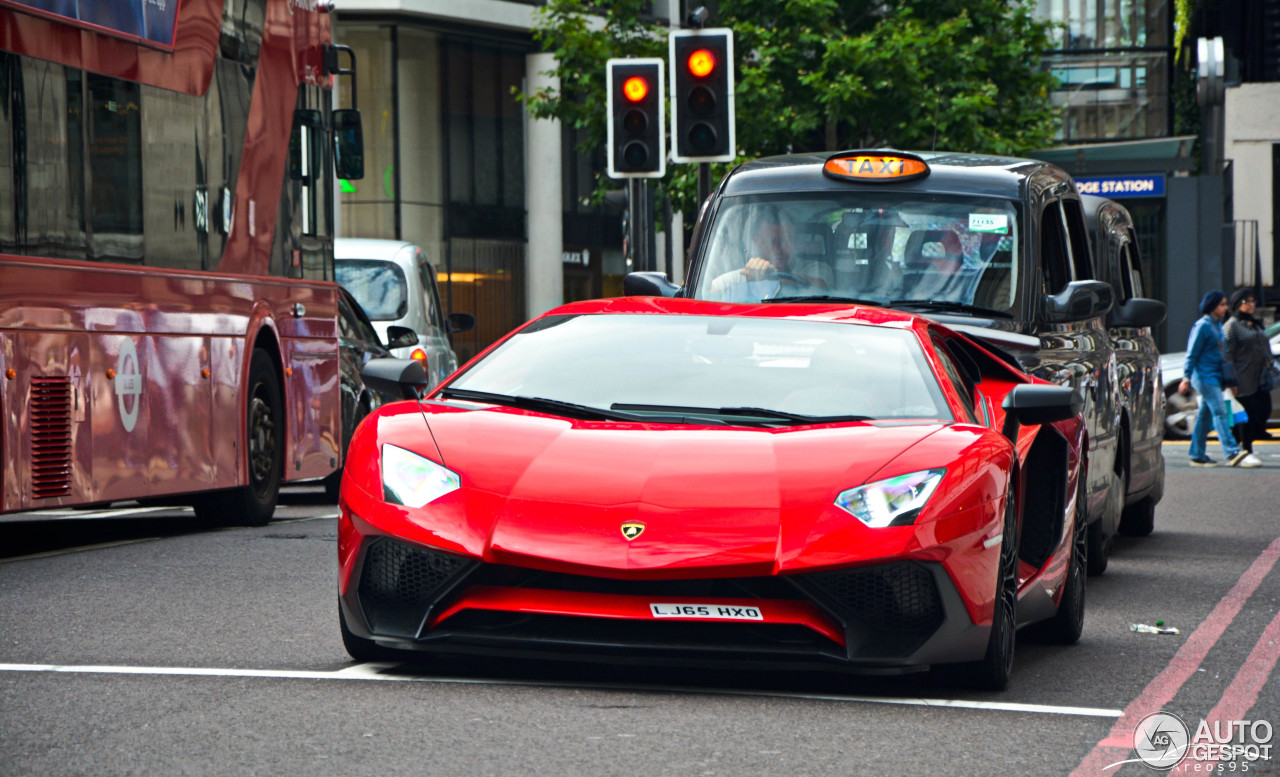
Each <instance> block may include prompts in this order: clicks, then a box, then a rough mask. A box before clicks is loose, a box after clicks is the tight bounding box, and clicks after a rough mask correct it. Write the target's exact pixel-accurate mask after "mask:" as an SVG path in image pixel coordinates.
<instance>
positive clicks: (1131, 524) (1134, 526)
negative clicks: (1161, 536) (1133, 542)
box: [1120, 497, 1156, 537]
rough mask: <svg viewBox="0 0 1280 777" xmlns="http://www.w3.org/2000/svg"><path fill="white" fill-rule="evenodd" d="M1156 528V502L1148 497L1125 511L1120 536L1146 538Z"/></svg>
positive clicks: (1121, 521)
mask: <svg viewBox="0 0 1280 777" xmlns="http://www.w3.org/2000/svg"><path fill="white" fill-rule="evenodd" d="M1155 528H1156V501H1155V500H1154V499H1152V498H1151V497H1146V498H1145V499H1143V500H1142V501H1140V502H1135V503H1133V504H1131V505H1129V506H1128V507H1126V508H1125V509H1124V515H1123V516H1122V517H1121V518H1120V534H1121V535H1122V536H1125V537H1146V536H1147V535H1149V534H1151V532H1152V531H1153V530H1154V529H1155Z"/></svg>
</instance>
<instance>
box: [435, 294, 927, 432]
mask: <svg viewBox="0 0 1280 777" xmlns="http://www.w3.org/2000/svg"><path fill="white" fill-rule="evenodd" d="M459 389H460V390H466V391H476V392H486V393H489V394H501V395H505V396H511V397H536V398H539V399H551V400H556V401H559V402H569V403H573V404H576V405H582V406H586V407H590V408H598V409H600V410H625V411H629V412H638V413H641V414H643V413H646V412H652V413H654V414H661V413H663V411H664V410H672V409H685V410H687V409H690V408H704V409H710V410H711V414H712V415H714V414H716V413H715V411H716V410H717V409H719V410H730V411H736V412H730V413H725V415H734V416H741V415H744V414H746V413H744V412H742V411H744V410H746V409H752V410H762V411H767V412H771V413H774V414H793V415H798V416H812V417H836V416H839V417H848V416H854V417H868V418H913V419H914V418H924V419H944V420H951V418H952V416H951V414H950V411H949V410H948V409H947V406H946V403H945V401H944V400H943V397H942V392H941V388H940V387H939V386H938V383H937V380H936V379H935V378H934V376H933V372H932V371H931V369H930V368H929V366H928V364H927V362H926V361H925V357H924V354H923V352H922V349H921V347H920V343H919V340H918V339H917V338H916V336H915V334H914V333H913V332H911V331H908V330H903V329H893V328H887V327H878V326H869V325H858V324H844V323H831V322H822V321H797V320H790V319H757V318H740V317H722V316H683V315H680V316H675V315H673V316H655V315H630V314H596V315H578V316H564V317H558V316H557V317H551V318H546V319H540V320H538V321H535V322H533V323H532V324H530V325H529V326H528V327H526V328H525V329H523V330H522V331H520V332H518V333H517V334H515V335H514V336H512V337H511V339H509V340H507V341H506V342H505V343H503V344H502V345H501V346H500V347H498V348H497V349H495V350H494V351H493V352H492V353H490V354H489V355H488V356H486V357H485V358H484V359H483V360H481V361H480V362H479V363H478V364H476V365H475V366H474V367H472V368H471V369H469V370H467V371H466V372H465V373H463V374H462V375H460V376H459V377H458V378H457V379H456V380H455V381H454V382H453V383H452V384H451V385H450V386H449V390H459ZM669 414H670V413H668V415H669ZM793 420H794V419H793Z"/></svg>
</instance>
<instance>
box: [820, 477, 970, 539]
mask: <svg viewBox="0 0 1280 777" xmlns="http://www.w3.org/2000/svg"><path fill="white" fill-rule="evenodd" d="M946 472H947V471H946V470H945V469H925V470H921V471H919V472H912V473H911V474H910V475H899V476H897V477H894V478H888V479H887V480H878V481H876V482H875V483H868V484H867V485H865V486H858V487H857V488H851V489H849V490H848V491H841V492H840V495H839V496H837V497H836V507H839V508H840V509H841V510H844V511H846V512H848V513H849V514H850V515H852V516H853V517H855V518H857V519H858V520H860V521H862V522H863V523H865V524H866V525H868V526H870V527H872V528H873V529H879V528H882V527H885V526H906V525H908V524H911V523H914V522H915V520H916V517H917V516H919V515H920V511H921V510H923V509H924V505H925V503H926V502H928V501H929V497H930V496H931V495H932V494H933V492H934V491H935V490H936V489H937V488H938V484H939V483H941V482H942V476H943V475H945V474H946Z"/></svg>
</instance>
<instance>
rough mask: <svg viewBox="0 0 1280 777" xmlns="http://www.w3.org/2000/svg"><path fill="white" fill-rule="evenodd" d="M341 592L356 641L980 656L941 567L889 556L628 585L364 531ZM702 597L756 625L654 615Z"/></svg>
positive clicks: (793, 661) (720, 658)
mask: <svg viewBox="0 0 1280 777" xmlns="http://www.w3.org/2000/svg"><path fill="white" fill-rule="evenodd" d="M350 580H351V582H350V585H348V586H347V590H346V592H345V593H344V594H343V596H342V602H341V605H342V608H343V611H344V616H345V618H346V621H347V624H348V627H349V628H350V629H351V631H352V632H353V633H354V634H356V635H357V636H360V637H364V638H366V639H372V640H374V641H375V642H376V643H378V644H379V645H382V646H385V647H391V648H397V649H401V650H416V651H425V652H430V653H460V654H468V655H497V656H527V657H541V658H547V659H568V660H575V661H583V660H596V661H616V660H619V659H625V660H626V661H628V662H631V663H650V664H660V665H672V664H692V665H705V664H711V663H714V664H715V665H717V666H726V665H736V666H742V667H748V666H753V665H767V666H771V667H779V666H784V667H792V668H810V669H837V670H839V669H844V670H849V671H856V672H870V673H897V672H906V671H913V670H919V669H925V668H928V667H929V666H930V665H933V664H939V663H949V662H955V661H969V660H976V659H979V658H981V657H982V655H983V652H984V651H985V649H986V644H987V638H988V632H989V626H985V625H984V626H979V625H975V624H974V623H973V621H972V620H971V619H970V617H969V614H968V610H967V609H966V608H965V605H964V602H963V600H962V598H961V596H960V593H959V591H958V590H957V588H956V586H955V585H954V583H953V581H952V580H951V578H950V576H949V575H948V574H947V571H946V569H945V568H944V567H943V565H942V564H940V563H937V562H930V561H916V560H893V561H886V562H883V563H873V564H865V565H861V566H856V567H849V568H845V569H838V570H831V571H824V572H815V573H797V574H787V575H777V576H766V577H749V578H746V577H730V578H692V579H679V580H620V579H614V578H605V577H594V576H588V575H576V574H566V573H561V572H549V571H541V570H536V569H529V568H523V567H515V566H508V565H501V564H490V563H485V562H482V561H478V560H475V559H471V558H466V557H463V556H458V555H453V554H449V553H444V552H441V551H438V550H435V549H433V548H430V547H427V546H424V545H419V544H416V543H411V542H407V541H404V540H402V539H399V538H395V537H390V536H379V535H366V536H365V537H363V540H362V542H361V544H360V548H359V550H358V553H357V558H356V559H355V564H354V567H353V569H352V576H351V578H350ZM660 603H661V604H677V605H680V604H687V605H704V606H709V607H711V608H712V609H713V610H716V611H718V612H723V613H734V612H737V613H742V612H753V613H755V614H756V615H758V617H757V618H753V619H735V620H726V619H721V618H714V617H697V616H691V617H662V618H659V617H655V616H654V614H653V611H652V610H651V605H654V604H660Z"/></svg>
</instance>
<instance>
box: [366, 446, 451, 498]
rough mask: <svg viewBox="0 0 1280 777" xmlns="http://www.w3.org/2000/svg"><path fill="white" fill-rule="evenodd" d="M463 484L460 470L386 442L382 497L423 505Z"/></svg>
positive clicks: (383, 447) (383, 454)
mask: <svg viewBox="0 0 1280 777" xmlns="http://www.w3.org/2000/svg"><path fill="white" fill-rule="evenodd" d="M461 485H462V479H461V478H460V477H458V473H456V472H454V471H452V470H449V469H445V468H444V467H442V466H440V465H439V464H437V463H435V462H434V461H432V460H431V459H428V458H424V457H422V456H419V455H418V454H416V453H414V452H412V451H407V450H405V449H404V448H397V447H396V446H394V445H383V446H382V498H383V499H385V500H386V501H388V502H390V503H391V504H397V505H405V506H406V507H422V506H423V505H426V504H428V503H430V502H434V501H435V500H437V499H439V498H440V497H442V496H444V495H445V494H447V493H449V492H450V491H456V490H457V489H458V487H459V486H461Z"/></svg>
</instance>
